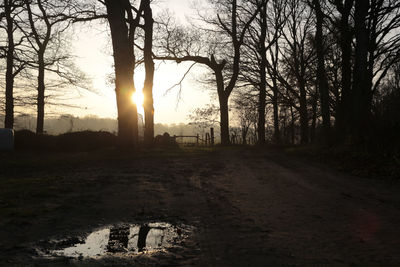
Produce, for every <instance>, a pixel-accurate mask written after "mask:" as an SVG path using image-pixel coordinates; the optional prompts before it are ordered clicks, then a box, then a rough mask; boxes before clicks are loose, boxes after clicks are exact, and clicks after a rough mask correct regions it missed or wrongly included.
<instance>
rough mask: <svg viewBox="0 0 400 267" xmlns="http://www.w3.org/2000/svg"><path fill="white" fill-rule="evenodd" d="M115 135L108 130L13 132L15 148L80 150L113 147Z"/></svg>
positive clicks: (62, 150)
mask: <svg viewBox="0 0 400 267" xmlns="http://www.w3.org/2000/svg"><path fill="white" fill-rule="evenodd" d="M116 143H117V137H116V136H115V135H113V134H111V133H109V132H102V131H100V132H93V131H82V132H71V133H65V134H61V135H57V136H53V135H45V134H43V135H38V134H35V133H34V132H31V131H29V130H21V131H17V132H15V149H16V150H39V151H56V152H81V151H92V150H96V149H101V148H107V147H113V146H115V145H116Z"/></svg>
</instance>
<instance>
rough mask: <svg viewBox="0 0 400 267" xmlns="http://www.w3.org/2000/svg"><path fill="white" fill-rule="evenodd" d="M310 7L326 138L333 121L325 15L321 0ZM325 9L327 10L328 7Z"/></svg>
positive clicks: (314, 1) (313, 2) (316, 0)
mask: <svg viewBox="0 0 400 267" xmlns="http://www.w3.org/2000/svg"><path fill="white" fill-rule="evenodd" d="M309 5H310V6H311V7H312V8H313V10H314V13H315V17H316V33H315V47H316V52H317V59H318V68H317V80H318V89H319V95H320V101H321V111H322V127H323V130H324V136H325V137H326V136H327V134H328V132H329V129H330V127H331V119H330V109H329V102H330V101H329V87H328V80H327V77H326V70H325V51H326V49H325V45H324V41H323V40H324V36H323V24H324V20H325V14H324V12H323V7H322V6H321V3H320V1H319V0H313V1H312V3H310V2H309ZM324 7H325V9H326V6H324Z"/></svg>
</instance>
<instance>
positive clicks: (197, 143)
mask: <svg viewBox="0 0 400 267" xmlns="http://www.w3.org/2000/svg"><path fill="white" fill-rule="evenodd" d="M196 145H197V146H199V134H197V136H196Z"/></svg>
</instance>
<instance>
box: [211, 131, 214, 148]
mask: <svg viewBox="0 0 400 267" xmlns="http://www.w3.org/2000/svg"><path fill="white" fill-rule="evenodd" d="M210 135H211V137H210V138H211V146H213V145H214V128H210Z"/></svg>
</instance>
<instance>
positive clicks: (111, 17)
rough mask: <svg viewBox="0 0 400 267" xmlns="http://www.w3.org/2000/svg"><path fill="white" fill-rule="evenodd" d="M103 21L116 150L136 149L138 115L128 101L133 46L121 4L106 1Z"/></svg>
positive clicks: (117, 0)
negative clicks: (110, 59)
mask: <svg viewBox="0 0 400 267" xmlns="http://www.w3.org/2000/svg"><path fill="white" fill-rule="evenodd" d="M105 3H106V7H107V19H108V22H109V24H110V30H111V38H112V44H113V52H114V68H115V92H116V98H117V109H118V139H119V146H120V147H124V148H126V147H136V146H137V143H138V115H137V108H136V105H135V104H134V103H133V102H132V101H131V97H132V94H133V93H134V92H135V84H134V80H133V73H134V67H135V57H134V53H133V44H132V43H131V42H130V39H129V30H128V26H127V25H126V19H125V12H130V10H127V8H129V7H127V5H126V1H124V0H106V1H105Z"/></svg>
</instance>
